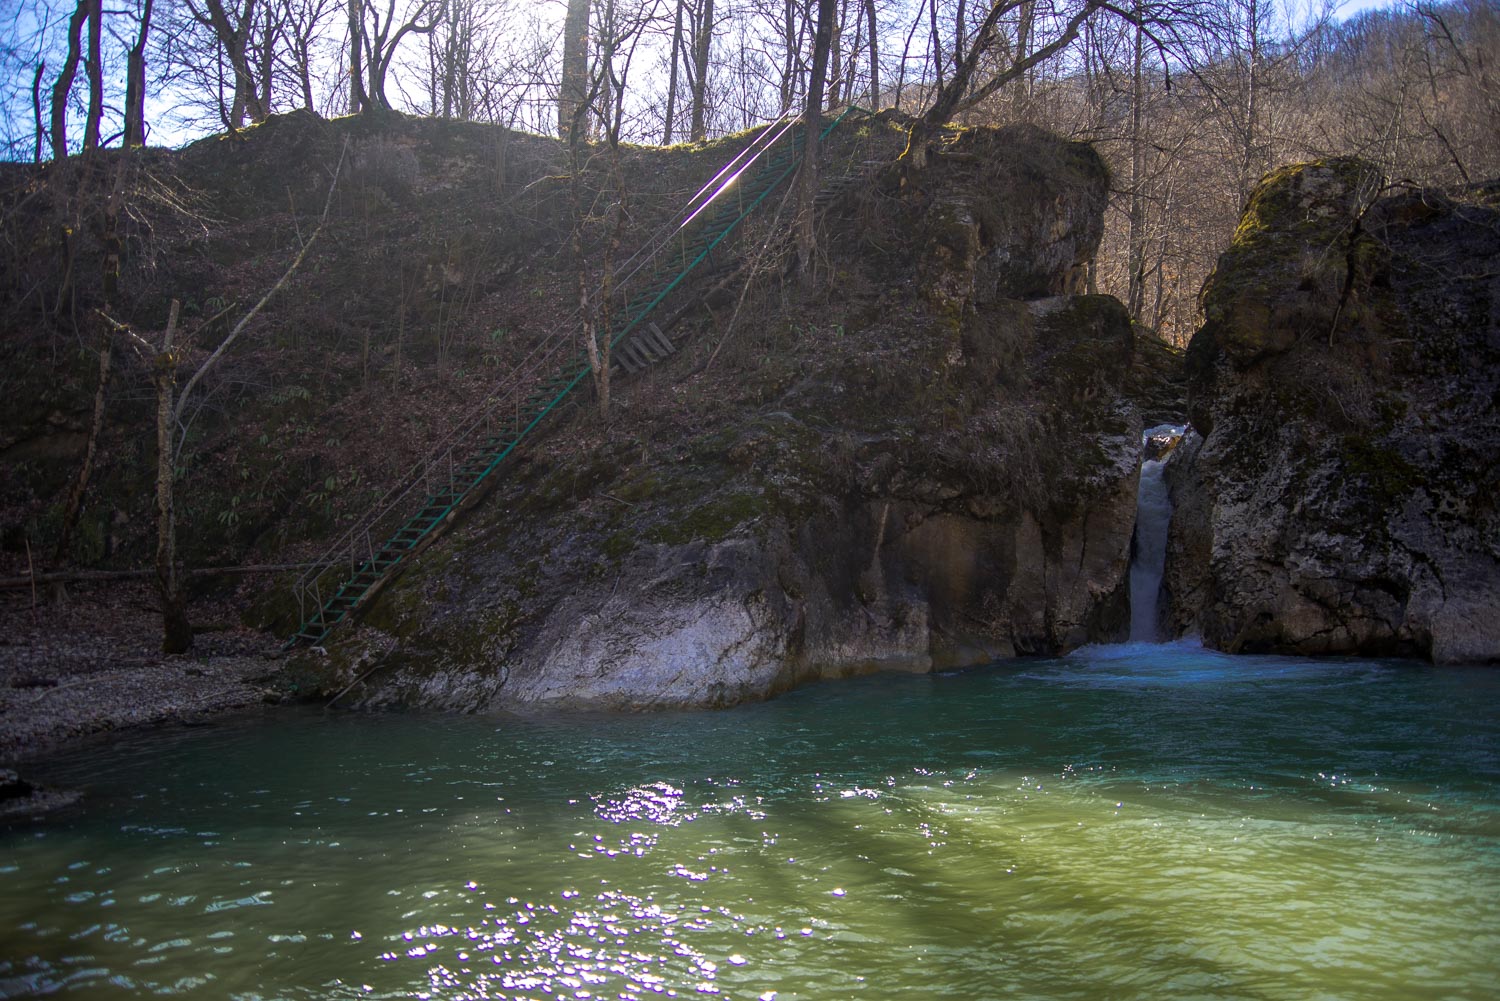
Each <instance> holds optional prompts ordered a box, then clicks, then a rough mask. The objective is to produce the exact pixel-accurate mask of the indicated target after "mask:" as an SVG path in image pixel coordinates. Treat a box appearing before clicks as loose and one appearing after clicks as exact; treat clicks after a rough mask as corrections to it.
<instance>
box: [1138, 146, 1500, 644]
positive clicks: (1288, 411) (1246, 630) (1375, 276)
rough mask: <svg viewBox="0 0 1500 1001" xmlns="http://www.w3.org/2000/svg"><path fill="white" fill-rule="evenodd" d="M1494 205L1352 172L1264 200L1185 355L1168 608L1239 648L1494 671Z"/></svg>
mask: <svg viewBox="0 0 1500 1001" xmlns="http://www.w3.org/2000/svg"><path fill="white" fill-rule="evenodd" d="M1497 276H1500V204H1497V198H1496V194H1495V191H1494V189H1493V187H1491V188H1490V189H1485V188H1476V189H1472V190H1470V191H1468V192H1464V193H1459V194H1456V195H1455V194H1452V193H1449V194H1444V193H1441V192H1435V191H1418V190H1403V189H1399V188H1398V189H1396V190H1394V191H1390V190H1387V189H1383V188H1382V185H1381V183H1380V179H1379V178H1378V177H1377V176H1376V175H1375V174H1374V173H1373V172H1372V171H1371V170H1370V168H1368V167H1366V166H1365V165H1363V164H1360V163H1358V162H1357V161H1350V160H1339V161H1330V162H1325V163H1318V164H1308V165H1302V166H1299V167H1294V168H1286V169H1284V170H1282V171H1279V172H1277V173H1276V174H1273V175H1271V176H1270V177H1268V178H1267V179H1266V181H1265V182H1263V184H1262V185H1261V187H1260V188H1259V189H1258V190H1257V191H1256V192H1255V194H1254V196H1253V198H1252V200H1251V203H1250V206H1249V208H1248V209H1247V211H1246V215H1245V220H1244V222H1243V223H1242V225H1241V227H1240V232H1239V234H1237V236H1236V240H1235V243H1234V245H1233V246H1232V247H1231V248H1230V250H1229V251H1227V252H1226V253H1225V255H1224V256H1223V257H1222V258H1221V260H1220V263H1219V266H1218V269H1217V270H1216V271H1215V273H1214V275H1213V276H1212V277H1211V278H1210V280H1209V282H1208V284H1207V286H1206V288H1205V294H1204V311H1205V314H1206V318H1207V322H1206V323H1205V325H1204V327H1203V329H1202V330H1201V331H1199V332H1198V334H1197V335H1196V336H1195V337H1194V339H1193V342H1192V344H1191V346H1190V348H1189V351H1188V360H1189V378H1190V384H1189V406H1190V415H1191V418H1192V421H1193V424H1194V425H1195V427H1197V428H1198V429H1199V430H1200V431H1202V432H1203V433H1204V435H1205V436H1204V438H1203V440H1202V441H1201V442H1193V443H1191V444H1190V445H1189V447H1185V448H1183V449H1181V450H1180V453H1179V455H1177V456H1175V457H1174V460H1173V464H1172V468H1171V471H1170V475H1171V483H1172V486H1173V496H1174V502H1175V503H1176V507H1177V510H1176V514H1175V516H1174V520H1173V531H1172V540H1171V546H1170V552H1169V560H1168V570H1167V590H1168V592H1169V595H1170V605H1169V609H1168V616H1169V618H1170V620H1171V621H1172V622H1173V623H1174V624H1175V625H1176V626H1177V627H1178V628H1179V629H1180V630H1187V631H1192V630H1196V631H1198V632H1199V633H1201V635H1202V637H1203V638H1204V640H1205V641H1206V642H1207V643H1209V644H1210V645H1213V646H1216V647H1219V648H1222V649H1226V650H1232V651H1233V650H1244V651H1278V652H1296V653H1314V654H1337V653H1362V654H1402V655H1417V656H1425V657H1430V658H1431V659H1433V660H1435V661H1439V662H1482V661H1495V660H1500V615H1496V614H1495V611H1496V610H1497V609H1500V508H1497V499H1500V413H1497V406H1500V277H1497Z"/></svg>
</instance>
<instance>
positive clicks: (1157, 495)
mask: <svg viewBox="0 0 1500 1001" xmlns="http://www.w3.org/2000/svg"><path fill="white" fill-rule="evenodd" d="M1165 467H1166V460H1165V459H1147V460H1146V461H1145V462H1143V463H1141V480H1140V486H1139V487H1138V488H1137V489H1136V495H1135V544H1134V545H1133V546H1132V547H1131V554H1130V642H1132V643H1155V642H1156V641H1157V639H1158V636H1157V624H1156V598H1157V595H1158V594H1160V593H1161V575H1162V568H1163V567H1164V566H1165V565H1166V562H1167V524H1168V523H1169V522H1170V521H1171V520H1172V499H1171V497H1170V496H1168V494H1167V480H1166V477H1165V476H1164V475H1163V470H1164V468H1165Z"/></svg>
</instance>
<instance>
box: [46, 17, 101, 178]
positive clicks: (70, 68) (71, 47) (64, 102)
mask: <svg viewBox="0 0 1500 1001" xmlns="http://www.w3.org/2000/svg"><path fill="white" fill-rule="evenodd" d="M92 6H93V0H78V6H77V7H76V8H74V10H73V16H72V17H70V18H69V19H68V57H67V58H66V59H65V60H63V68H62V71H61V72H60V73H58V74H57V81H56V82H55V83H53V84H52V162H53V163H62V162H63V161H64V160H66V159H67V158H68V94H69V92H70V91H72V89H73V79H74V78H75V77H76V76H77V75H78V60H79V57H80V54H81V52H82V48H83V22H84V21H86V20H87V19H88V16H89V10H90V8H91V7H92Z"/></svg>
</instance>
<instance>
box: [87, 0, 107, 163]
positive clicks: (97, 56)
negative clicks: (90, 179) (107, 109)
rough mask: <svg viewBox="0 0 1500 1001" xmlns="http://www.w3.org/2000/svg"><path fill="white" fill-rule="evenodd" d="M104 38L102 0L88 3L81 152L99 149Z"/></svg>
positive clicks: (102, 98) (102, 111)
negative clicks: (85, 107)
mask: <svg viewBox="0 0 1500 1001" xmlns="http://www.w3.org/2000/svg"><path fill="white" fill-rule="evenodd" d="M103 36H104V0H90V3H89V54H88V59H87V60H86V61H85V62H84V64H83V69H84V73H85V74H86V75H87V76H88V78H89V108H88V113H87V116H86V117H85V118H84V121H83V151H84V152H85V153H92V152H93V151H94V150H96V149H98V148H99V123H100V122H102V121H103V120H104V56H103V54H102V52H101V51H100V50H101V46H102V42H103Z"/></svg>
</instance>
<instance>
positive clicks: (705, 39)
mask: <svg viewBox="0 0 1500 1001" xmlns="http://www.w3.org/2000/svg"><path fill="white" fill-rule="evenodd" d="M701 3H702V4H703V9H702V10H701V11H699V19H698V24H697V32H696V34H695V36H694V38H693V42H694V45H693V124H692V130H691V131H690V132H689V134H688V138H690V139H692V141H693V142H702V141H703V139H704V138H705V137H706V136H707V135H708V124H707V121H708V119H707V105H708V56H709V51H710V43H711V42H712V41H713V33H714V0H701Z"/></svg>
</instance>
